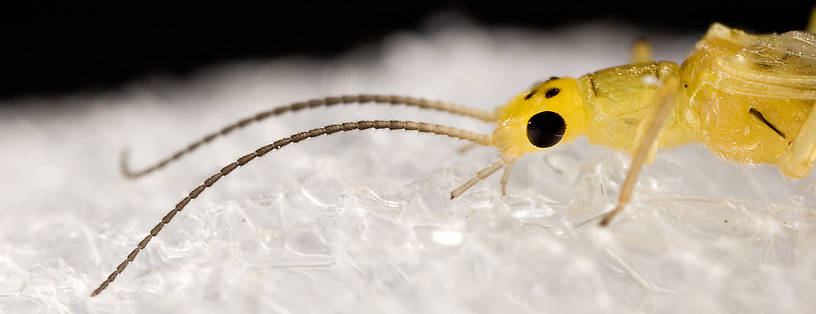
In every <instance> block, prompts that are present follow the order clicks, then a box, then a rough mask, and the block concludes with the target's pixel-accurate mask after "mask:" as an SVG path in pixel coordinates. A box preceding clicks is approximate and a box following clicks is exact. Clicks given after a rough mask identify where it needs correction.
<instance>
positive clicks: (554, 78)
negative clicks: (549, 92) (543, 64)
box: [547, 76, 558, 82]
mask: <svg viewBox="0 0 816 314" xmlns="http://www.w3.org/2000/svg"><path fill="white" fill-rule="evenodd" d="M557 79H558V77H557V76H550V79H549V80H547V82H549V81H552V80H557Z"/></svg>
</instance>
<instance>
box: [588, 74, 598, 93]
mask: <svg viewBox="0 0 816 314" xmlns="http://www.w3.org/2000/svg"><path fill="white" fill-rule="evenodd" d="M589 86H590V87H592V95H594V96H595V97H598V88H597V87H595V74H592V73H590V74H589Z"/></svg>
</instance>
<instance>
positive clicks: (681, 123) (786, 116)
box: [91, 24, 816, 296]
mask: <svg viewBox="0 0 816 314" xmlns="http://www.w3.org/2000/svg"><path fill="white" fill-rule="evenodd" d="M632 56H633V61H634V63H632V64H629V65H623V66H617V67H613V68H609V69H605V70H600V71H597V72H594V73H590V74H587V75H584V76H582V77H580V78H578V79H573V78H567V77H563V78H551V79H550V80H547V81H545V82H541V83H538V84H536V85H535V86H533V87H532V88H530V89H529V90H525V91H524V92H522V93H520V94H518V95H517V96H516V97H514V98H513V99H512V100H510V102H509V103H507V104H506V105H504V106H502V107H500V108H498V109H496V110H495V111H494V112H487V111H482V110H476V109H471V108H467V107H463V106H457V105H452V104H447V103H443V102H438V101H428V100H424V99H417V98H411V97H400V96H384V95H354V96H340V97H327V98H323V99H315V100H309V101H305V102H298V103H294V104H292V105H289V106H283V107H277V108H274V109H272V110H269V111H265V112H261V113H258V114H256V115H254V116H252V117H249V118H246V119H243V120H240V121H238V122H236V123H234V124H232V125H229V126H227V127H224V128H223V129H221V130H219V131H217V132H215V133H212V134H210V135H207V136H206V137H204V138H203V139H201V140H199V141H197V142H195V143H192V144H190V145H189V146H188V147H186V148H184V149H182V150H180V151H179V152H177V153H175V154H173V155H172V156H170V157H168V158H167V159H164V160H162V161H160V162H158V163H157V164H156V165H154V166H152V167H149V168H146V169H144V170H141V171H138V172H133V171H131V170H130V169H129V167H128V166H127V163H126V158H123V159H122V160H123V162H122V170H123V172H124V173H125V174H126V176H128V177H131V178H135V177H139V176H142V175H145V174H148V173H150V172H153V171H155V170H157V169H160V168H162V167H164V166H166V165H167V164H168V163H170V162H173V161H175V160H177V159H179V158H181V157H182V156H183V155H185V154H187V153H189V152H190V151H193V150H195V149H196V148H198V147H199V146H201V145H202V144H205V143H207V142H210V141H212V140H213V139H215V138H217V137H218V136H220V135H226V134H228V133H230V132H232V131H233V130H235V129H237V128H241V127H243V126H246V125H247V124H250V123H253V122H257V121H260V120H263V119H266V118H268V117H271V116H276V115H280V114H283V113H286V112H290V111H298V110H302V109H307V108H314V107H320V106H332V105H339V104H352V103H384V104H404V105H409V106H416V107H419V108H424V109H434V110H440V111H445V112H449V113H453V114H459V115H464V116H469V117H473V118H477V119H480V120H483V121H488V122H495V123H497V124H498V125H497V127H496V129H495V131H494V132H493V134H492V135H488V134H479V133H475V132H471V131H467V130H462V129H457V128H452V127H448V126H443V125H435V124H426V123H420V122H412V121H358V122H348V123H342V124H335V125H329V126H326V127H323V128H317V129H313V130H310V131H306V132H302V133H297V134H294V135H292V136H290V137H287V138H284V139H281V140H278V141H276V142H273V143H271V144H268V145H266V146H263V147H261V148H259V149H257V150H256V151H254V152H251V153H249V154H247V155H244V156H243V157H241V158H239V159H238V160H236V161H235V162H233V163H230V164H229V165H227V166H225V167H224V168H222V169H221V170H219V171H218V172H217V173H216V174H214V175H213V176H211V177H210V178H208V179H207V180H205V181H204V183H202V184H201V185H199V186H198V187H196V188H195V189H193V190H192V191H191V192H190V193H189V195H188V196H186V197H185V198H184V199H182V200H181V201H180V202H178V204H176V205H175V206H174V207H173V209H172V210H170V212H169V213H167V215H165V216H164V217H163V218H162V219H161V221H160V222H159V223H158V224H157V225H156V226H155V227H154V228H153V229H151V230H150V233H149V234H148V235H147V236H145V238H144V239H143V240H142V241H141V242H139V243H138V245H137V247H136V248H135V249H133V251H132V252H131V253H130V254H128V255H127V257H126V259H125V260H124V261H123V262H122V263H121V264H119V265H118V266H117V267H116V269H115V270H114V271H113V272H112V273H111V274H110V275H109V276H108V278H107V279H105V280H104V281H103V282H102V283H101V284H100V286H99V287H98V288H97V289H95V290H94V291H93V292H92V294H91V296H95V295H97V294H99V293H100V292H102V291H103V290H104V289H105V288H106V287H107V286H108V285H109V284H110V283H111V282H112V281H113V280H114V279H115V278H116V276H118V275H119V274H120V273H121V272H122V271H123V270H124V269H125V268H126V267H127V265H128V264H129V263H130V262H132V261H133V260H134V258H135V257H136V255H138V254H139V252H140V251H141V250H143V249H144V248H145V246H146V245H147V244H148V242H150V240H151V239H152V238H153V237H155V236H156V235H157V234H158V233H159V232H160V231H161V229H162V228H163V227H164V226H165V225H166V224H167V223H169V222H170V221H171V220H172V218H173V217H174V216H175V215H176V214H177V213H178V212H179V211H181V210H182V209H183V208H184V207H185V206H186V205H187V204H188V203H189V202H190V201H191V200H192V199H194V198H196V197H198V196H199V195H200V194H201V193H202V192H203V191H204V190H205V189H207V188H208V187H210V186H212V185H213V184H214V183H215V182H216V181H218V180H219V179H220V178H222V177H224V176H226V175H227V174H229V173H231V172H232V171H233V170H235V169H237V168H238V167H240V166H243V165H245V164H247V163H248V162H250V161H251V160H253V159H255V158H257V157H260V156H263V155H265V154H266V153H268V152H270V151H272V150H275V149H278V148H281V147H283V146H285V145H288V144H291V143H295V142H299V141H302V140H305V139H308V138H312V137H317V136H320V135H325V134H332V133H336V132H343V131H350V130H364V129H391V130H400V129H404V130H415V131H419V132H426V133H434V134H439V135H445V136H449V137H454V138H459V139H463V140H466V141H470V142H472V143H475V144H479V145H486V146H494V147H496V148H497V149H498V151H499V153H500V155H501V158H500V159H499V160H498V161H496V162H494V163H493V164H491V165H490V166H488V167H487V168H485V169H483V170H481V171H479V172H478V173H477V174H476V176H475V177H474V178H472V179H471V180H469V181H468V182H466V183H465V184H463V185H462V186H461V187H459V188H457V189H455V190H453V191H452V192H451V198H455V197H457V196H459V195H461V194H462V193H463V192H464V191H465V190H467V189H468V188H470V187H471V186H473V185H474V184H476V183H477V182H479V181H480V180H482V179H484V178H486V177H488V176H490V175H491V174H493V173H495V172H496V171H498V170H499V169H502V168H504V173H503V175H502V178H501V181H500V182H501V188H502V193H504V191H505V186H506V184H507V181H508V179H509V174H510V171H509V170H510V168H511V167H512V165H513V163H514V162H515V161H516V160H517V159H518V158H519V157H521V156H523V155H525V154H527V153H532V152H536V151H540V150H546V149H548V148H550V147H554V146H555V145H560V144H564V143H568V142H570V141H572V140H574V139H576V138H579V137H581V136H586V137H587V138H588V139H589V141H590V143H592V144H597V145H604V146H608V147H612V148H616V149H620V150H624V151H628V152H630V153H632V156H633V159H632V163H631V166H630V168H629V171H628V174H627V176H626V179H625V180H624V183H623V186H622V189H621V192H620V195H619V198H618V204H617V206H616V207H615V208H614V209H613V210H611V211H610V212H608V213H607V214H605V216H604V217H603V218H602V220H601V225H607V224H608V223H609V222H610V220H611V219H612V218H613V217H614V216H615V215H616V214H617V213H619V212H620V211H621V210H622V209H623V208H624V206H625V205H626V204H627V203H628V201H629V199H630V197H631V195H632V192H633V189H634V184H635V182H636V180H637V177H638V174H639V171H640V169H641V167H642V166H643V164H645V163H648V162H650V161H651V160H653V159H654V156H655V153H656V151H657V149H658V148H660V147H670V146H676V145H682V144H686V143H691V142H701V143H703V144H705V145H706V146H707V147H708V148H709V149H710V150H711V151H712V152H713V153H714V154H716V155H717V156H720V157H722V158H725V159H728V160H733V161H737V162H741V163H746V164H758V163H770V164H774V165H777V166H778V168H779V169H780V170H781V171H782V173H784V174H785V175H787V176H789V177H794V178H799V177H804V176H807V175H808V174H809V173H810V170H811V168H812V166H813V164H814V161H816V151H815V150H816V115H814V114H811V108H812V107H813V104H814V101H816V37H814V35H812V34H810V33H806V32H800V31H792V32H787V33H784V34H779V35H777V34H769V35H752V34H747V33H745V32H743V31H740V30H736V29H730V28H728V27H725V26H723V25H720V24H714V25H712V26H711V28H710V29H709V30H708V33H707V34H706V35H705V37H704V38H703V39H702V40H701V41H699V42H698V43H697V46H696V48H695V49H694V50H693V51H692V52H691V54H690V55H689V56H688V58H687V59H686V61H685V62H683V64H682V65H678V64H676V63H672V62H653V61H651V48H650V47H649V45H648V43H646V42H645V41H639V42H637V43H636V44H635V45H634V47H633V50H632Z"/></svg>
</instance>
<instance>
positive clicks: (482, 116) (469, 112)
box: [119, 94, 496, 179]
mask: <svg viewBox="0 0 816 314" xmlns="http://www.w3.org/2000/svg"><path fill="white" fill-rule="evenodd" d="M357 103H359V104H365V103H382V104H390V105H399V104H402V105H406V106H409V107H418V108H420V109H430V110H438V111H443V112H448V113H452V114H457V115H462V116H467V117H472V118H476V119H479V120H482V121H485V122H493V121H495V120H496V119H495V117H494V115H493V113H492V112H490V111H484V110H478V109H473V108H469V107H465V106H460V105H455V104H449V103H444V102H441V101H436V100H426V99H422V98H414V97H404V96H395V95H367V94H360V95H344V96H339V97H326V98H319V99H311V100H307V101H301V102H296V103H292V104H290V105H286V106H280V107H276V108H273V109H270V110H266V111H262V112H259V113H256V114H255V115H254V116H251V117H247V118H244V119H241V120H238V121H236V122H235V123H232V124H230V125H227V126H225V127H223V128H221V130H219V131H216V132H213V133H210V134H207V135H206V136H204V137H203V138H201V139H199V140H197V141H195V142H192V143H190V144H189V145H187V147H185V148H183V149H181V150H179V151H177V152H175V153H174V154H173V155H170V156H169V157H167V158H164V159H162V160H160V161H159V162H157V163H156V164H154V165H153V166H150V167H147V168H144V169H142V170H138V171H133V170H131V169H130V166H129V164H128V157H129V155H130V153H129V152H128V151H127V150H124V151H122V155H121V156H120V159H119V169H120V170H121V171H122V174H123V175H124V176H125V177H127V178H130V179H135V178H138V177H141V176H144V175H146V174H148V173H151V172H153V171H156V170H158V169H161V168H163V167H164V166H167V164H169V163H171V162H173V161H176V160H178V159H180V158H181V157H182V156H184V155H186V154H188V153H190V152H192V151H194V150H196V149H197V148H198V147H200V146H201V145H203V144H206V143H209V142H211V141H212V140H214V139H216V138H217V137H219V136H224V135H227V134H229V133H230V132H232V131H234V130H236V129H240V128H242V127H244V126H247V125H248V124H250V123H253V122H258V121H261V120H264V119H266V118H269V117H272V116H277V115H281V114H283V113H286V112H295V111H299V110H303V109H307V108H316V107H328V106H332V105H338V104H343V105H346V104H357Z"/></svg>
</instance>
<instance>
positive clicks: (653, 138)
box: [601, 77, 680, 227]
mask: <svg viewBox="0 0 816 314" xmlns="http://www.w3.org/2000/svg"><path fill="white" fill-rule="evenodd" d="M679 90H680V81H679V80H678V79H677V78H676V77H669V78H668V79H666V80H665V81H664V82H663V86H661V87H660V88H659V89H658V90H657V93H656V94H655V96H654V98H652V101H651V103H650V105H651V106H655V107H654V108H655V109H656V110H655V111H654V115H653V116H652V117H651V118H649V119H648V120H644V121H643V122H642V123H648V125H649V127H648V128H647V131H646V133H645V134H644V135H643V137H642V139H641V140H640V144H638V146H637V149H636V150H635V154H634V155H633V158H632V163H631V165H629V172H628V173H627V174H626V179H624V180H623V186H622V187H621V192H620V195H619V196H618V204H617V206H615V208H614V209H613V210H612V211H611V212H609V213H607V214H606V215H605V216H604V217H603V219H601V226H604V227H605V226H606V225H608V224H609V222H610V221H612V218H613V217H615V215H617V214H618V213H620V212H621V210H623V207H625V206H626V204H628V203H629V200H631V198H632V192H633V191H634V189H635V183H636V182H637V178H638V175H639V174H640V169H641V168H643V164H644V163H645V162H646V161H647V160H648V158H649V154H650V153H651V152H652V151H653V147H654V146H656V145H657V143H658V139H659V138H660V131H661V130H663V127H664V126H665V124H666V121H668V120H669V117H671V113H672V111H673V110H674V107H675V104H676V99H677V93H678V92H679Z"/></svg>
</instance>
